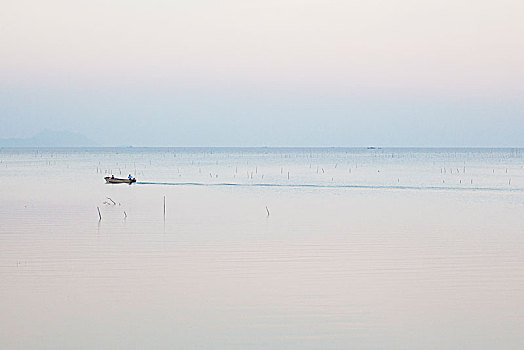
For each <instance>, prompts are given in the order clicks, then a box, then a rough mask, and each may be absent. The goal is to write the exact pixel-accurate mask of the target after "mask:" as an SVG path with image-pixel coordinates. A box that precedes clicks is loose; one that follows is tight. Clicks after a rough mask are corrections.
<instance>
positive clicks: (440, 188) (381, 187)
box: [135, 181, 524, 192]
mask: <svg viewBox="0 0 524 350" xmlns="http://www.w3.org/2000/svg"><path fill="white" fill-rule="evenodd" d="M135 185H157V186H202V187H277V188H317V189H370V190H414V191H469V192H480V191H489V192H524V188H498V187H450V186H400V185H398V186H395V185H319V184H272V183H249V184H248V183H228V182H221V183H204V182H143V181H137V182H136V183H135Z"/></svg>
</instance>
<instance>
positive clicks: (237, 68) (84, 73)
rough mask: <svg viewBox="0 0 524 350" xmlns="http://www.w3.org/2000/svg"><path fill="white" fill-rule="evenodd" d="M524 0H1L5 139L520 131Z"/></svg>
mask: <svg viewBox="0 0 524 350" xmlns="http://www.w3.org/2000/svg"><path fill="white" fill-rule="evenodd" d="M523 18H524V1H522V0H518V1H517V0H497V1H485V0H474V1H473V0H466V1H460V0H439V1H424V0H416V1H415V0H413V1H409V0H389V1H385V0H382V1H374V0H367V1H350V0H346V1H329V0H323V1H309V0H303V1H291V0H278V1H277V0H264V1H249V0H242V1H241V0H230V1H227V0H226V1H213V0H193V1H167V0H166V1H160V0H148V1H135V0H125V1H124V0H122V1H120V0H119V1H116V0H104V1H93V0H90V1H71V0H64V1H58V0H46V1H35V0H32V1H25V0H0V138H7V137H27V136H31V135H33V134H35V133H37V132H39V131H41V130H42V129H46V128H47V129H56V130H70V131H75V132H81V133H83V134H85V135H86V136H88V137H90V138H91V139H93V140H95V141H97V142H98V143H100V144H102V145H173V146H213V145H215V146H266V145H267V146H280V145H282V146H367V145H379V146H524V39H523V38H524V20H523Z"/></svg>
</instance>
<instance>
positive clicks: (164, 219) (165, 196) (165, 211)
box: [164, 196, 166, 220]
mask: <svg viewBox="0 0 524 350" xmlns="http://www.w3.org/2000/svg"><path fill="white" fill-rule="evenodd" d="M165 219H166V196H164V220H165Z"/></svg>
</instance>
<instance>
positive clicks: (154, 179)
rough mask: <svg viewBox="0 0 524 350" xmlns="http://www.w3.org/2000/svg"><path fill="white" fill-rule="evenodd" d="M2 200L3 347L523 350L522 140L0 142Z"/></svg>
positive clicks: (0, 291)
mask: <svg viewBox="0 0 524 350" xmlns="http://www.w3.org/2000/svg"><path fill="white" fill-rule="evenodd" d="M111 173H112V174H114V175H115V176H117V177H126V176H127V175H128V174H129V173H132V174H133V175H135V176H136V177H137V179H138V183H136V184H133V185H126V184H121V185H109V184H105V183H104V180H103V177H104V176H107V175H110V174H111ZM164 197H165V199H166V215H165V217H164ZM0 199H1V200H0V280H1V283H0V325H1V326H0V348H2V349H32V348H37V349H41V348H43V349H56V348H80V349H84V348H85V349H93V348H96V349H114V348H165V349H185V348H190V349H194V348H198V349H246V348H256V349H267V348H270V349H522V348H524V333H523V332H522V329H524V298H523V295H524V150H523V149H502V150H489V149H486V150H478V149H442V150H431V149H429V150H424V149H377V150H367V149H265V148H259V149H168V148H162V149H135V148H120V149H40V150H37V149H0ZM113 201H114V203H115V204H113ZM97 207H99V208H100V211H101V215H102V220H99V217H98V212H97ZM268 212H269V215H268Z"/></svg>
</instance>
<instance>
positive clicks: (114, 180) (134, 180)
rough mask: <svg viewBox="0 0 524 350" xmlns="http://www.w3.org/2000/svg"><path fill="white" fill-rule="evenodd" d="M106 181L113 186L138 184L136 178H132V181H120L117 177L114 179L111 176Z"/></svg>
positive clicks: (105, 178)
mask: <svg viewBox="0 0 524 350" xmlns="http://www.w3.org/2000/svg"><path fill="white" fill-rule="evenodd" d="M104 180H106V182H107V183H111V184H130V183H133V182H136V179H135V178H132V179H119V178H116V177H113V178H112V177H111V176H106V177H104Z"/></svg>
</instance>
